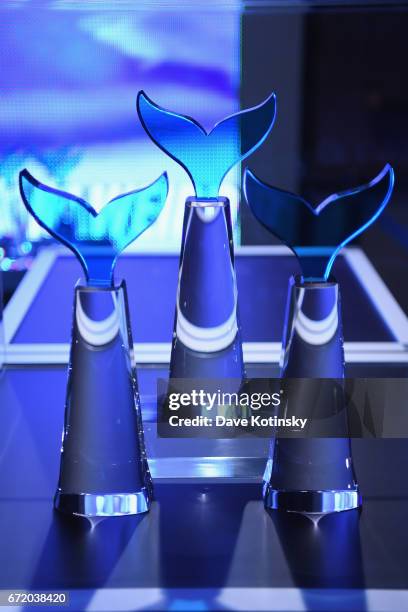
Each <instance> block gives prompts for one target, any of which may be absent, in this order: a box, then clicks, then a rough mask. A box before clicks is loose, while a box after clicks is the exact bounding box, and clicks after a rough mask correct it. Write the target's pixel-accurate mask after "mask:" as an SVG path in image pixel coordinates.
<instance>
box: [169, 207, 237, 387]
mask: <svg viewBox="0 0 408 612" xmlns="http://www.w3.org/2000/svg"><path fill="white" fill-rule="evenodd" d="M243 376H244V362H243V357H242V344H241V334H240V326H239V315H238V308H237V286H236V277H235V267H234V248H233V238H232V229H231V215H230V204H229V200H228V199H227V198H222V197H219V198H207V199H203V198H201V199H199V198H188V199H187V200H186V204H185V212H184V222H183V238H182V247H181V253H180V270H179V283H178V289H177V301H176V314H175V324H174V334H173V343H172V351H171V363H170V378H237V379H240V378H243Z"/></svg>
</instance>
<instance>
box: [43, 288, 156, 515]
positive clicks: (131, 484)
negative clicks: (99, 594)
mask: <svg viewBox="0 0 408 612" xmlns="http://www.w3.org/2000/svg"><path fill="white" fill-rule="evenodd" d="M151 497H152V484H151V478H150V473H149V468H148V464H147V459H146V452H145V446H144V436H143V426H142V419H141V412H140V404H139V395H138V390H137V380H136V374H135V369H134V363H133V344H132V337H131V331H130V323H129V313H128V305H127V293H126V285H125V283H124V282H122V283H121V285H120V286H118V287H114V288H104V287H100V288H98V287H87V286H77V287H76V290H75V300H74V316H73V328H72V345H71V354H70V363H69V371H68V386H67V397H66V408H65V425H64V434H63V443H62V450H61V467H60V477H59V483H58V489H57V492H56V495H55V500H54V505H55V508H56V509H57V510H60V511H61V512H65V513H69V514H78V515H83V516H88V517H107V516H120V515H128V514H139V513H141V512H146V511H147V510H148V509H149V505H150V501H151Z"/></svg>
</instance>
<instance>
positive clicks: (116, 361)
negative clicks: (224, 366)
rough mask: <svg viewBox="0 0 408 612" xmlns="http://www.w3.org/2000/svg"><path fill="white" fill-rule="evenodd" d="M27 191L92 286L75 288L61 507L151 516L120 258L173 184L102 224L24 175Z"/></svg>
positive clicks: (147, 191) (132, 195)
mask: <svg viewBox="0 0 408 612" xmlns="http://www.w3.org/2000/svg"><path fill="white" fill-rule="evenodd" d="M20 191H21V196H22V199H23V201H24V204H25V206H26V208H27V210H28V211H29V212H30V213H31V215H32V216H33V217H34V218H35V219H36V221H37V222H38V223H39V224H40V225H41V226H42V227H43V228H44V229H45V230H47V231H48V232H49V233H50V234H51V235H52V236H53V237H54V238H55V239H56V240H58V241H59V242H62V243H63V244H65V245H66V246H67V247H68V248H69V249H71V251H73V252H74V253H75V255H76V256H77V258H78V259H79V262H80V264H81V266H82V268H83V271H84V273H85V279H86V282H85V283H84V284H82V283H80V282H78V284H77V285H76V288H75V298H74V310H73V324H72V340H71V351H70V360H69V368H68V383H67V394H66V406H65V424H64V431H63V440H62V449H61V464H60V476H59V483H58V488H57V492H56V495H55V499H54V506H55V508H56V509H57V510H60V511H61V512H64V513H68V514H75V515H81V516H86V517H108V516H121V515H128V514H139V513H141V512H146V511H147V510H148V509H149V505H150V500H151V497H152V483H151V478H150V473H149V467H148V463H147V459H146V451H145V445H144V436H143V425H142V418H141V411H140V402H139V394H138V388H137V379H136V371H135V365H134V355H133V342H132V335H131V327H130V320H129V308H128V301H127V291H126V284H125V281H122V282H121V283H120V284H116V283H115V281H114V275H113V272H114V267H115V262H116V259H117V257H118V255H119V254H120V252H121V251H122V250H123V249H124V248H125V247H126V246H128V245H129V244H130V243H131V242H133V240H135V239H136V238H137V237H138V236H139V235H140V234H141V233H142V232H144V231H145V230H146V229H147V228H148V227H149V226H150V225H152V223H154V221H155V220H156V219H157V217H158V215H159V213H160V212H161V210H162V208H163V205H164V203H165V200H166V197H167V191H168V185H167V176H166V175H165V174H163V175H162V176H161V177H159V178H158V179H157V180H156V181H155V182H154V183H152V184H151V185H149V186H148V187H145V188H143V189H140V190H137V191H131V192H129V193H126V194H124V195H121V196H118V197H117V198H115V199H113V200H111V201H110V202H109V203H108V204H107V205H106V206H105V207H104V208H103V209H102V211H101V212H100V213H99V214H97V212H96V211H95V210H94V209H93V208H92V207H91V206H90V205H89V204H87V202H85V201H84V200H82V199H80V198H78V197H75V196H73V195H70V194H68V193H65V192H63V191H59V190H56V189H53V188H51V187H48V186H46V185H42V184H41V183H39V182H38V181H37V180H36V179H35V178H34V177H32V176H31V175H30V174H29V172H28V171H27V170H23V171H22V172H21V173H20ZM50 308H52V304H50ZM44 316H46V314H45V313H44Z"/></svg>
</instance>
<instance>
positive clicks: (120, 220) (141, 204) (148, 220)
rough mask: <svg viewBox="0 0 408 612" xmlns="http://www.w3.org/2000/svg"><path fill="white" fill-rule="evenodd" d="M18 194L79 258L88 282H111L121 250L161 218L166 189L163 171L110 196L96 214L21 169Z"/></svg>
mask: <svg viewBox="0 0 408 612" xmlns="http://www.w3.org/2000/svg"><path fill="white" fill-rule="evenodd" d="M20 192H21V196H22V198H23V202H24V204H25V206H26V208H27V210H28V211H29V212H30V213H31V214H32V215H33V217H34V218H35V219H36V221H37V222H38V223H39V224H40V225H41V227H43V228H44V229H45V230H47V231H48V232H49V233H50V234H51V235H52V236H53V237H54V238H56V239H57V240H58V241H60V242H62V243H63V244H65V245H66V246H67V247H68V248H69V249H71V251H73V252H74V253H75V255H76V256H77V257H78V259H79V261H80V262H81V265H82V267H83V269H84V272H85V276H86V279H87V283H88V285H91V286H111V285H112V284H113V269H114V266H115V262H116V259H117V257H118V255H119V253H120V252H121V251H123V249H125V248H126V247H127V246H128V245H129V244H130V243H131V242H133V241H134V240H135V239H136V238H137V237H138V236H140V234H142V233H143V232H144V231H145V230H146V229H147V228H148V227H150V225H152V223H154V221H155V220H156V219H157V217H158V216H159V214H160V212H161V210H162V208H163V206H164V203H165V201H166V197H167V192H168V183H167V175H166V173H164V174H162V175H161V176H160V177H159V178H158V179H157V180H156V181H155V182H154V183H152V184H151V185H149V186H148V187H144V188H143V189H139V190H136V191H131V192H129V193H125V194H123V195H120V196H118V197H117V198H114V199H113V200H111V201H110V202H109V203H108V204H107V205H106V206H105V207H104V208H103V209H102V211H101V212H100V213H99V214H98V213H97V212H96V210H95V209H94V208H93V207H92V206H90V205H89V204H88V203H87V202H85V200H83V199H81V198H77V197H75V196H73V195H71V194H69V193H65V192H64V191H59V190H57V189H53V188H51V187H48V186H47V185H43V184H41V183H40V182H38V181H37V180H36V179H35V178H34V177H33V176H31V174H30V173H29V172H28V171H27V170H23V171H22V172H21V173H20Z"/></svg>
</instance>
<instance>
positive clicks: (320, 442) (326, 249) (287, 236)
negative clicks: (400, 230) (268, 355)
mask: <svg viewBox="0 0 408 612" xmlns="http://www.w3.org/2000/svg"><path fill="white" fill-rule="evenodd" d="M393 186H394V173H393V170H392V168H391V167H390V166H389V165H386V166H385V167H384V169H383V170H382V171H381V172H380V174H379V175H378V176H376V177H375V178H374V179H373V180H372V181H370V182H369V183H368V184H365V185H362V186H360V187H357V188H355V189H350V190H347V191H343V192H340V193H336V194H333V195H331V196H329V197H328V198H326V199H325V200H324V201H323V202H322V203H321V204H319V205H318V206H312V205H311V204H309V203H308V202H306V201H305V200H304V199H303V198H301V197H300V196H297V195H294V194H291V193H288V192H286V191H282V190H280V189H278V188H276V187H272V186H269V185H267V184H265V183H263V182H261V181H260V180H259V179H258V178H257V177H256V176H254V175H253V174H252V173H251V172H250V171H248V170H247V171H246V173H245V179H244V189H245V195H246V199H247V202H248V204H249V206H250V208H251V210H252V212H253V214H254V215H255V217H256V218H257V219H258V221H260V222H261V223H262V225H264V226H265V227H266V228H267V229H268V230H269V231H270V232H272V233H273V234H274V235H275V236H277V237H278V238H279V239H280V240H282V241H283V242H284V243H285V244H286V245H287V246H288V247H289V248H290V249H291V250H292V251H293V253H294V254H295V255H296V257H297V260H298V262H299V265H300V269H301V272H302V274H301V275H299V276H293V277H292V278H291V279H290V280H289V292H288V298H287V306H286V317H285V327H284V332H283V345H282V353H281V364H280V365H281V377H282V387H283V390H284V394H283V401H282V402H281V411H282V413H283V414H284V416H285V417H287V416H291V415H292V414H295V415H296V416H302V417H306V418H308V420H309V423H310V427H309V429H308V435H307V437H302V438H301V437H299V436H296V432H294V433H295V435H293V436H289V435H288V436H286V435H285V436H279V433H278V434H277V436H276V437H275V439H274V440H272V443H271V448H270V455H269V459H268V462H267V466H266V470H265V475H264V501H265V505H266V507H267V508H271V509H284V510H287V511H293V512H302V513H305V514H314V513H317V514H325V513H329V512H338V511H341V510H349V509H353V508H357V507H359V506H360V504H361V498H360V494H359V489H358V484H357V481H356V477H355V473H354V468H353V462H352V457H351V445H350V439H349V436H348V422H347V410H346V407H345V400H344V389H343V382H342V380H343V378H344V350H343V334H342V316H341V304H340V291H339V286H338V284H337V282H336V280H335V279H334V278H333V277H331V275H330V272H331V269H332V266H333V263H334V260H335V258H336V256H337V254H338V253H339V251H340V249H341V248H342V247H343V246H345V245H346V244H348V243H349V242H350V241H351V240H352V239H353V238H355V237H356V236H358V235H359V234H361V233H362V232H363V231H364V230H365V229H367V228H368V227H369V226H370V225H371V224H372V223H373V222H374V221H375V220H376V219H377V217H378V216H379V215H380V214H381V212H382V211H383V210H384V208H385V206H386V205H387V203H388V201H389V199H390V197H391V194H392V190H393ZM306 379H308V380H306ZM310 379H311V380H310ZM285 382H286V384H285ZM326 436H327V437H326Z"/></svg>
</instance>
